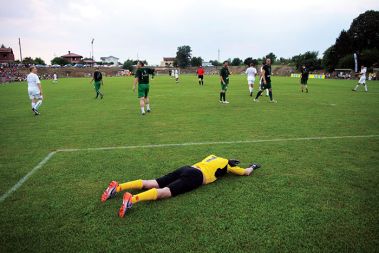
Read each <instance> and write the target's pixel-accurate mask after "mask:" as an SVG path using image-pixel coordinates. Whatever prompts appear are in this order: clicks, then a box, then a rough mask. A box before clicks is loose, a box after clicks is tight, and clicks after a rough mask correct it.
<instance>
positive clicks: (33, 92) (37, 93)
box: [28, 90, 43, 99]
mask: <svg viewBox="0 0 379 253" xmlns="http://www.w3.org/2000/svg"><path fill="white" fill-rule="evenodd" d="M28 94H29V98H30V99H42V98H43V97H42V95H41V93H40V91H39V90H28Z"/></svg>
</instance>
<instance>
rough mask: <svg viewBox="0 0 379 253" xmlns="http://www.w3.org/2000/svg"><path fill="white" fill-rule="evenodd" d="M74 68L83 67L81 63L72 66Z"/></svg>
mask: <svg viewBox="0 0 379 253" xmlns="http://www.w3.org/2000/svg"><path fill="white" fill-rule="evenodd" d="M74 67H75V68H84V65H83V64H81V63H77V64H75V65H74Z"/></svg>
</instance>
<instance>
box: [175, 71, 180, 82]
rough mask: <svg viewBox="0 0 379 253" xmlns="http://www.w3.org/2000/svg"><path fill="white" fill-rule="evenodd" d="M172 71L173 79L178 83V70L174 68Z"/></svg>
mask: <svg viewBox="0 0 379 253" xmlns="http://www.w3.org/2000/svg"><path fill="white" fill-rule="evenodd" d="M174 73H175V81H176V83H179V70H178V69H175V70H174Z"/></svg>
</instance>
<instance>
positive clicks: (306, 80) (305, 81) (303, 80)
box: [300, 78, 308, 84]
mask: <svg viewBox="0 0 379 253" xmlns="http://www.w3.org/2000/svg"><path fill="white" fill-rule="evenodd" d="M307 82H308V79H305V78H301V80H300V83H301V84H307Z"/></svg>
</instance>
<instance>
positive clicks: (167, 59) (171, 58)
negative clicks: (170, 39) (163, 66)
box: [163, 57, 176, 61]
mask: <svg viewBox="0 0 379 253" xmlns="http://www.w3.org/2000/svg"><path fill="white" fill-rule="evenodd" d="M175 59H176V58H175V57H163V61H175Z"/></svg>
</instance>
